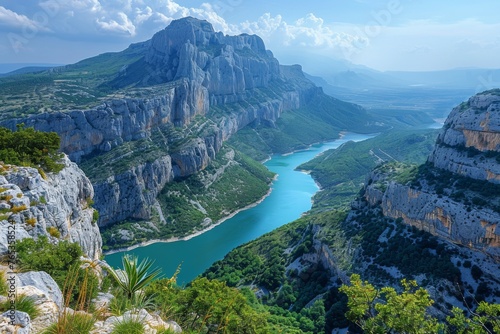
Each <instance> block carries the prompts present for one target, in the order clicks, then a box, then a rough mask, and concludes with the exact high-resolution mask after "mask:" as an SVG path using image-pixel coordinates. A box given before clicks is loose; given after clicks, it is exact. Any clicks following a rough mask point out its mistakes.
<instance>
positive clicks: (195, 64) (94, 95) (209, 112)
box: [0, 18, 389, 246]
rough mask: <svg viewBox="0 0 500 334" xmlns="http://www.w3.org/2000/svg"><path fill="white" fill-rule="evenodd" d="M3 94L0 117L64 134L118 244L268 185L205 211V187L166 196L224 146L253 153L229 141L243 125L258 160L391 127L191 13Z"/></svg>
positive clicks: (204, 216)
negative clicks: (178, 208) (177, 206)
mask: <svg viewBox="0 0 500 334" xmlns="http://www.w3.org/2000/svg"><path fill="white" fill-rule="evenodd" d="M0 96H3V101H4V103H3V104H2V107H1V108H3V109H1V110H0V125H3V126H6V127H8V128H10V129H15V127H16V124H19V123H24V124H25V125H26V126H33V127H34V128H35V129H37V130H42V131H55V132H56V133H58V134H59V136H60V137H61V150H62V151H63V152H64V153H66V154H67V155H68V156H69V157H70V159H71V160H72V161H75V162H77V163H78V164H79V165H80V166H81V167H82V169H83V170H84V171H85V173H86V174H87V175H88V176H89V178H90V180H91V181H92V184H93V186H94V189H95V208H96V209H97V210H98V211H99V213H100V215H99V220H98V225H99V226H100V227H102V228H106V227H111V226H113V225H114V227H113V229H114V230H113V231H115V230H116V231H117V230H120V231H125V232H123V233H125V235H124V239H123V240H122V241H119V242H113V243H111V244H110V245H115V246H118V245H120V244H130V243H137V242H139V241H140V240H143V239H144V235H139V234H138V235H135V234H134V232H137V231H138V230H137V229H135V228H131V226H132V225H133V226H138V227H139V229H148V230H150V232H151V233H149V234H148V233H146V234H147V235H149V236H152V235H154V236H155V237H156V238H166V237H168V236H171V235H174V236H182V235H185V234H186V233H192V232H196V231H198V230H200V229H203V228H206V227H207V222H210V221H212V222H216V221H217V219H219V218H220V217H221V215H223V214H226V215H227V214H230V213H231V212H234V211H235V210H237V209H239V208H241V207H244V206H246V205H248V204H250V201H254V200H255V199H256V198H260V197H262V196H264V195H265V194H266V193H267V189H265V187H261V188H259V191H256V192H255V193H254V195H255V196H254V195H252V196H250V197H246V195H244V194H243V193H242V192H235V193H233V195H234V196H237V197H241V198H239V199H238V201H236V203H234V204H232V205H230V206H221V207H220V210H219V211H217V212H209V211H210V210H207V207H203V206H202V207H199V206H197V205H194V206H193V205H191V204H189V203H193V202H198V199H197V198H196V197H197V196H198V195H194V193H200V192H203V191H207V190H206V189H202V188H200V189H198V190H195V191H194V193H190V194H188V193H183V194H182V195H181V197H182V198H184V199H185V200H186V203H188V204H186V205H187V206H185V207H184V209H185V210H184V209H183V210H184V211H185V212H186V215H185V216H184V217H179V216H178V213H176V212H173V211H172V208H171V207H170V206H169V205H170V204H169V200H170V199H168V198H167V197H168V196H167V197H166V196H164V194H165V193H168V191H169V190H167V189H168V188H169V187H170V188H175V187H176V186H175V184H176V183H179V182H180V183H183V182H186V183H185V184H189V183H190V184H193V183H196V182H193V180H188V179H189V178H190V177H193V178H198V177H199V176H196V175H197V173H199V172H201V171H203V173H204V176H203V177H204V178H212V179H213V180H214V181H216V180H217V179H218V178H220V177H223V176H224V175H223V174H224V173H220V168H218V167H216V168H209V166H211V165H212V164H214V166H217V165H219V166H220V164H225V162H221V160H220V159H221V156H222V155H224V154H225V153H221V150H223V151H224V152H227V150H235V156H236V157H239V156H241V155H240V154H239V153H238V152H237V151H238V150H243V151H244V152H245V153H247V154H249V155H250V156H252V155H253V153H252V152H248V150H246V149H245V147H244V145H245V143H243V144H237V143H236V142H237V141H234V142H231V143H230V145H231V147H232V148H230V147H229V146H226V144H225V143H226V142H227V141H228V140H229V139H231V138H232V137H233V136H234V135H235V134H237V133H238V132H240V130H243V132H242V135H243V136H244V135H245V133H248V132H254V131H257V132H259V133H260V138H261V139H262V140H263V141H264V142H266V144H263V145H264V146H266V147H265V149H262V150H261V151H262V152H264V155H260V156H254V158H257V159H258V160H262V159H263V158H265V155H267V154H270V153H272V152H289V151H292V150H295V149H299V148H304V147H306V146H307V145H310V144H312V143H314V142H318V141H322V140H326V139H333V138H337V137H338V134H339V133H340V132H341V131H357V132H365V133H366V132H377V131H381V130H384V129H387V128H388V127H389V126H388V125H386V124H382V123H380V122H377V121H376V120H375V118H374V117H372V116H371V115H370V114H368V113H367V112H366V111H365V110H364V109H363V108H361V107H359V106H357V105H354V104H351V103H345V102H342V101H339V100H336V99H334V98H331V97H328V96H326V95H325V94H323V92H322V90H321V89H320V88H318V87H316V86H315V85H314V84H313V83H312V82H310V81H309V80H308V79H306V78H305V76H304V74H303V73H302V70H301V68H300V66H295V65H294V66H280V65H279V63H278V60H276V59H275V58H274V57H273V55H272V53H271V52H270V51H268V50H266V49H265V46H264V43H263V42H262V40H261V39H260V38H259V37H258V36H255V35H252V36H250V35H245V34H244V35H239V36H226V35H223V34H222V33H220V32H215V31H214V30H213V27H212V26H211V25H210V24H209V23H208V22H206V21H201V20H197V19H193V18H184V19H180V20H176V21H173V22H172V23H171V24H170V25H169V26H168V27H166V28H165V29H164V30H162V31H159V32H158V33H156V34H155V35H154V36H153V38H152V39H151V40H148V41H145V42H142V43H137V44H133V45H131V46H130V47H129V48H127V49H126V50H124V51H121V52H115V53H106V54H102V55H99V56H96V57H93V58H89V59H85V60H82V61H80V62H79V63H76V64H73V65H67V66H63V67H58V68H54V69H51V70H48V71H44V72H40V73H29V74H22V75H13V76H9V77H6V78H2V79H0ZM246 145H248V142H246ZM218 159H219V160H218ZM217 161H219V162H217ZM231 164H232V165H239V167H238V168H242V169H243V170H245V169H246V171H243V170H242V171H241V173H242V174H240V177H243V178H245V176H244V175H245V173H246V175H250V174H252V169H253V168H254V167H249V164H246V163H241V160H240V161H236V162H234V163H233V162H232V163H231ZM248 168H250V169H248ZM229 170H230V169H228V171H229ZM210 173H212V174H211V176H208V174H210ZM238 173H240V172H238ZM233 174H234V173H233ZM261 174H262V173H261ZM252 180H253V179H251V178H248V179H246V180H245V182H246V183H251V182H253V181H252ZM262 180H263V181H264V182H267V183H269V179H268V178H267V179H266V178H264V179H262ZM221 182H226V181H221ZM167 185H171V186H168V187H167ZM178 188H183V186H178ZM162 194H163V195H162ZM200 196H203V195H201V194H200ZM212 196H214V195H212ZM191 218H194V219H195V220H196V221H195V222H194V223H193V224H190V227H189V228H177V227H172V226H170V225H169V224H173V223H174V222H175V221H179V219H180V220H183V221H186V220H189V219H191ZM165 224H167V225H168V226H164V225H165ZM127 231H128V232H127ZM157 231H160V232H157ZM110 233H111V234H112V233H114V232H110ZM120 233H121V234H123V233H122V232H120ZM172 233H173V234H172ZM106 240H111V239H106Z"/></svg>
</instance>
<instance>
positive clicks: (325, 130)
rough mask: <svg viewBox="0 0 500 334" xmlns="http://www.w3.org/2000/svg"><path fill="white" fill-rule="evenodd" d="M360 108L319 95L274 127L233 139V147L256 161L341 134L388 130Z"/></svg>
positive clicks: (242, 133)
mask: <svg viewBox="0 0 500 334" xmlns="http://www.w3.org/2000/svg"><path fill="white" fill-rule="evenodd" d="M374 124H375V120H374V119H373V117H372V116H371V115H370V114H368V113H367V112H366V110H364V109H363V108H361V107H359V106H358V105H355V104H352V103H347V102H343V101H340V100H337V99H335V98H333V97H330V96H328V95H325V94H323V93H317V94H316V95H315V96H314V97H313V99H312V100H311V101H310V102H309V103H308V104H307V105H305V106H304V107H302V108H299V109H296V110H289V111H286V112H284V113H283V115H282V116H281V118H280V119H279V120H278V121H277V122H276V124H275V127H268V126H264V125H259V126H257V127H246V128H244V129H242V130H240V131H239V132H238V133H237V134H236V135H234V136H233V137H232V138H231V139H230V141H229V142H230V143H231V145H233V146H235V147H236V148H238V149H239V150H240V151H242V152H245V153H246V154H247V155H249V156H251V157H252V158H254V159H256V160H260V161H261V160H264V159H265V158H267V157H268V155H270V154H271V153H287V152H291V151H294V150H297V149H303V148H306V147H307V146H309V145H311V144H314V143H318V142H322V141H326V140H331V139H335V138H338V136H339V133H340V132H341V131H352V132H358V133H371V132H377V131H381V130H383V129H386V127H384V126H376V125H374Z"/></svg>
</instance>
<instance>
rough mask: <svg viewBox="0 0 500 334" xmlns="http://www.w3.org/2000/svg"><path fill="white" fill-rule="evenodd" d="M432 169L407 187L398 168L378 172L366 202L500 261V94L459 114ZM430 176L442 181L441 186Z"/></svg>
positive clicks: (474, 101) (448, 125)
mask: <svg viewBox="0 0 500 334" xmlns="http://www.w3.org/2000/svg"><path fill="white" fill-rule="evenodd" d="M428 165H429V166H430V167H427V168H426V169H424V170H427V171H426V172H421V173H420V172H419V173H417V174H416V175H417V176H416V177H417V180H414V182H411V183H406V184H401V183H398V182H396V180H397V179H398V177H397V175H398V173H399V172H398V171H397V170H398V168H399V167H398V166H396V168H394V169H392V170H391V168H386V167H384V166H383V167H381V168H379V169H377V170H375V171H374V172H373V173H372V175H371V176H370V177H369V179H368V180H367V182H366V184H367V186H366V187H365V190H364V197H365V199H366V200H367V201H368V202H369V203H370V204H371V205H372V206H376V205H380V207H381V208H382V211H383V213H384V215H386V216H388V217H391V218H395V219H397V218H400V219H402V221H404V222H405V223H406V224H409V225H412V226H415V227H417V228H419V229H421V230H425V231H428V232H430V233H432V234H434V235H437V236H440V237H442V238H444V239H447V240H449V241H452V242H454V243H458V244H462V245H465V246H468V247H471V248H473V249H475V250H480V251H482V252H485V253H486V254H488V255H490V256H493V257H494V258H497V259H500V226H499V224H500V211H499V206H498V203H496V202H495V201H496V200H497V199H498V198H496V197H495V195H493V194H494V193H495V192H496V191H500V190H499V189H498V187H499V185H498V184H500V90H493V91H488V92H484V93H481V94H478V95H476V96H474V97H472V98H470V99H469V100H468V102H466V103H463V104H461V105H460V106H458V107H456V108H455V109H453V111H452V112H451V113H450V115H449V116H448V118H447V120H446V122H445V124H444V127H443V130H442V131H441V133H440V134H439V136H438V139H437V142H436V146H435V149H434V151H433V152H432V153H431V155H430V156H429V158H428ZM429 168H431V169H429ZM432 168H437V169H436V172H433V171H432ZM439 171H442V172H439ZM446 172H448V174H446ZM449 172H451V173H452V174H449ZM426 173H427V174H426ZM428 173H431V174H432V175H438V176H437V179H438V181H437V182H438V183H439V185H435V183H436V176H431V179H428V176H427V175H428ZM395 175H396V177H395ZM443 177H446V179H447V181H445V180H442V178H443ZM478 182H484V184H483V186H482V188H484V189H478V187H472V186H471V184H474V183H478ZM415 184H418V186H416V185H415ZM479 188H481V187H479ZM486 189H490V190H486Z"/></svg>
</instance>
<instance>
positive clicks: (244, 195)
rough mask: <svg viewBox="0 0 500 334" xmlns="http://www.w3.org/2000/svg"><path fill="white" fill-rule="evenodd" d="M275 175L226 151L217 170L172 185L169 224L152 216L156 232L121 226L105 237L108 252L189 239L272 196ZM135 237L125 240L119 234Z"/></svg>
mask: <svg viewBox="0 0 500 334" xmlns="http://www.w3.org/2000/svg"><path fill="white" fill-rule="evenodd" d="M273 177H274V174H273V173H271V172H270V171H268V170H267V169H266V168H265V167H264V166H263V165H261V164H260V163H258V162H256V161H254V160H252V159H250V158H248V157H247V156H245V155H244V154H241V153H239V152H237V151H235V150H234V149H232V148H230V147H227V146H224V147H223V148H222V149H221V150H220V151H219V153H218V154H217V156H216V159H215V160H213V161H212V162H211V164H210V165H209V166H208V167H207V168H205V169H204V170H203V171H200V172H198V173H196V174H194V175H191V176H189V177H187V178H185V179H183V180H176V181H174V182H171V183H169V184H167V185H166V186H165V187H164V189H163V190H162V191H161V193H160V194H159V195H158V200H159V203H160V206H161V209H162V212H163V214H164V215H165V219H166V222H164V221H161V220H160V215H159V213H158V212H157V211H156V209H155V208H153V209H152V210H153V211H152V222H153V223H154V225H153V226H154V227H153V226H151V225H150V224H149V225H144V224H142V226H141V225H139V224H141V223H140V222H134V221H129V222H124V223H120V224H115V225H113V226H111V227H108V228H105V229H103V230H102V231H101V233H102V236H103V240H104V244H105V245H106V246H107V247H108V248H118V247H123V246H129V245H133V244H136V243H138V242H141V241H146V240H150V239H154V238H164V239H165V238H169V237H173V236H185V235H188V234H191V233H194V232H196V231H198V230H201V229H203V228H206V227H208V226H209V225H210V221H208V222H207V220H206V218H209V219H210V220H211V221H212V222H216V221H218V220H219V219H222V218H224V217H226V216H227V215H228V214H229V213H231V212H234V211H236V210H238V209H241V208H243V207H245V206H247V205H250V204H252V203H255V202H256V201H258V200H259V199H261V198H262V197H263V196H264V195H265V194H266V193H267V192H268V190H269V184H270V182H271V181H272V178H273ZM122 229H123V230H127V231H130V232H132V233H133V239H132V240H122V239H121V238H120V232H119V230H122Z"/></svg>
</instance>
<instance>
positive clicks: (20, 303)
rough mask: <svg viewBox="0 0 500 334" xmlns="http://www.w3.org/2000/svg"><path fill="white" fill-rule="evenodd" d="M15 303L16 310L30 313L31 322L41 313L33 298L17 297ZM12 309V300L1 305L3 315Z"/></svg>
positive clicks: (0, 309)
mask: <svg viewBox="0 0 500 334" xmlns="http://www.w3.org/2000/svg"><path fill="white" fill-rule="evenodd" d="M15 302H16V310H17V311H21V312H26V313H28V314H29V316H30V318H31V320H33V319H35V318H36V317H37V316H38V314H39V311H38V308H37V307H36V305H35V301H34V300H33V299H32V298H30V297H28V296H24V295H17V296H16V300H15ZM10 307H11V303H10V299H7V300H6V301H5V302H3V303H2V304H0V311H1V312H2V313H3V312H5V311H8V310H9V309H10Z"/></svg>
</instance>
